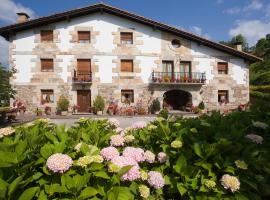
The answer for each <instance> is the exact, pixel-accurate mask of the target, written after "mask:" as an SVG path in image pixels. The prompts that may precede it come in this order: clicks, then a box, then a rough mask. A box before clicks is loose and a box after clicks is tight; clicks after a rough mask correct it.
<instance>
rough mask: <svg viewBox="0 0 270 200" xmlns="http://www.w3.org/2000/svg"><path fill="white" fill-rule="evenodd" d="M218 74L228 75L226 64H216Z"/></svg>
mask: <svg viewBox="0 0 270 200" xmlns="http://www.w3.org/2000/svg"><path fill="white" fill-rule="evenodd" d="M218 74H228V63H226V62H218Z"/></svg>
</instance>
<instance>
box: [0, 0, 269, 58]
mask: <svg viewBox="0 0 270 200" xmlns="http://www.w3.org/2000/svg"><path fill="white" fill-rule="evenodd" d="M97 2H100V1H96V0H0V26H4V25H8V24H11V23H14V22H16V14H15V13H16V12H18V11H26V12H28V13H29V14H30V15H31V16H32V17H33V18H36V17H41V16H46V15H50V14H53V13H57V12H62V11H66V10H70V9H74V8H78V7H84V6H87V5H91V4H93V3H97ZM103 2H104V3H107V4H110V5H113V6H116V7H119V8H122V9H125V10H128V11H131V12H134V13H136V14H139V15H142V16H145V17H149V18H151V19H154V20H157V21H160V22H163V23H166V24H169V25H173V26H176V27H179V28H182V29H185V30H187V31H190V32H193V33H195V34H198V35H201V36H203V37H207V38H210V39H212V40H215V41H220V40H228V39H230V38H231V37H232V36H233V35H236V34H238V33H242V34H244V35H245V36H246V37H247V39H248V42H249V43H250V44H251V45H253V44H255V42H256V41H257V39H258V38H261V37H264V36H265V34H266V33H267V32H270V0H103ZM5 45H6V42H4V41H3V39H0V46H2V47H3V46H5ZM5 56H6V53H5V52H4V48H1V49H0V62H1V61H2V62H3V63H5V62H6V61H5V58H4V57H5Z"/></svg>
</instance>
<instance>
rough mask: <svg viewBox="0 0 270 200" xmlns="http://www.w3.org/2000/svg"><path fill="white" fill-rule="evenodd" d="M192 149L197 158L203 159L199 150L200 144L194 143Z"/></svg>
mask: <svg viewBox="0 0 270 200" xmlns="http://www.w3.org/2000/svg"><path fill="white" fill-rule="evenodd" d="M193 149H194V152H195V154H196V155H197V156H199V157H201V158H203V156H202V150H201V146H200V144H199V143H197V142H196V143H194V145H193Z"/></svg>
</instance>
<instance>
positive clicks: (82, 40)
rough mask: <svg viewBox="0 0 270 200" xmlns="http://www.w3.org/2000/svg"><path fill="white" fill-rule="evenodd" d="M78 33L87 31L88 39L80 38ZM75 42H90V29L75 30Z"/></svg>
mask: <svg viewBox="0 0 270 200" xmlns="http://www.w3.org/2000/svg"><path fill="white" fill-rule="evenodd" d="M80 33H89V39H87V40H86V39H80V37H79V36H80ZM77 42H78V43H82V44H84V43H91V31H90V30H78V31H77Z"/></svg>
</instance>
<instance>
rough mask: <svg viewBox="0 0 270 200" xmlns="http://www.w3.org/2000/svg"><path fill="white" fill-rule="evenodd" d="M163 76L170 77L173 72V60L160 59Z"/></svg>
mask: <svg viewBox="0 0 270 200" xmlns="http://www.w3.org/2000/svg"><path fill="white" fill-rule="evenodd" d="M162 68H163V76H164V77H171V76H172V74H173V71H174V70H173V61H162Z"/></svg>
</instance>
